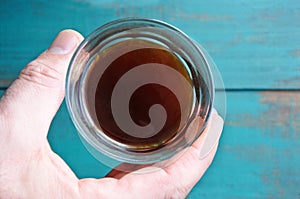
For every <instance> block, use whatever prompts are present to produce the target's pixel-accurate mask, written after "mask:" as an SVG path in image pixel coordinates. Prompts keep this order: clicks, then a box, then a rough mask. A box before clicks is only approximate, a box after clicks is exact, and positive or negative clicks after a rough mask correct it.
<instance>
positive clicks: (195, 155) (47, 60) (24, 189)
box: [0, 30, 223, 199]
mask: <svg viewBox="0 0 300 199" xmlns="http://www.w3.org/2000/svg"><path fill="white" fill-rule="evenodd" d="M82 39H83V38H82V36H81V35H80V34H79V33H77V32H75V31H72V30H65V31H62V32H61V33H60V34H59V35H58V36H57V38H56V39H55V40H54V42H53V43H52V45H51V46H50V48H49V49H48V50H47V51H45V52H44V53H42V54H41V55H40V56H39V57H38V58H37V59H36V60H34V61H32V62H31V63H29V64H28V65H27V66H26V67H25V69H24V70H23V71H22V72H21V73H20V75H19V77H18V79H17V80H15V81H14V82H13V84H12V85H11V86H10V88H9V89H7V91H6V93H5V94H4V96H3V98H2V99H1V101H0V130H1V132H0V146H1V148H0V198H72V199H73V198H141V197H142V198H184V197H185V196H186V195H187V194H188V193H189V191H190V190H191V189H192V187H193V186H194V185H195V184H196V182H197V181H198V180H199V179H200V178H201V176H202V175H203V174H204V172H205V171H206V169H207V168H208V167H209V165H210V164H211V162H212V160H213V157H214V155H215V153H216V149H217V145H218V144H217V143H218V142H215V144H214V146H211V148H212V150H209V151H208V154H206V153H203V150H202V149H203V143H204V139H205V138H206V136H207V133H208V129H209V128H210V127H211V128H210V130H209V134H212V135H217V137H216V139H217V140H218V138H219V137H218V136H219V135H220V134H221V131H222V126H223V120H222V119H221V118H220V117H219V116H218V115H217V113H216V112H215V111H213V115H212V122H211V123H212V124H213V125H211V123H209V125H208V127H207V129H206V130H205V132H204V133H203V135H201V137H200V138H199V139H198V140H197V141H196V142H195V143H194V144H193V145H192V146H191V147H189V148H188V149H187V151H186V152H185V153H184V155H183V156H182V157H181V158H180V159H179V160H177V161H176V162H175V163H174V164H172V165H170V166H168V167H166V168H164V169H159V170H158V171H156V172H154V173H146V174H135V172H132V173H125V172H120V171H117V170H113V171H112V172H110V173H109V174H108V175H107V177H105V178H102V179H81V180H79V179H78V178H77V177H76V176H75V174H74V173H73V172H72V170H71V169H70V168H69V167H68V165H67V164H66V163H65V162H64V161H63V160H62V159H61V158H60V157H59V156H58V155H56V154H55V153H54V152H53V151H52V150H51V148H50V146H49V143H48V141H47V133H48V129H49V126H50V123H51V121H52V119H53V117H54V115H55V113H56V112H57V110H58V108H59V106H60V104H61V103H62V100H63V98H64V88H65V86H64V83H65V76H66V71H67V66H68V64H69V61H70V58H71V56H72V54H73V53H74V51H75V49H76V47H77V46H78V44H79V43H80V42H81V41H82Z"/></svg>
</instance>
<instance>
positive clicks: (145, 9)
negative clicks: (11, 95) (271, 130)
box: [0, 0, 300, 88]
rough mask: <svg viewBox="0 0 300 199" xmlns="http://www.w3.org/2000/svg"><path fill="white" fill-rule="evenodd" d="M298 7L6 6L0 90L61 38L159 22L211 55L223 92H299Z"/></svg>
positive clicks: (268, 1)
mask: <svg viewBox="0 0 300 199" xmlns="http://www.w3.org/2000/svg"><path fill="white" fill-rule="evenodd" d="M299 9H300V4H299V3H298V1H297V0H288V1H273V0H264V1H260V0H254V1H251V2H250V1H246V0H242V1H225V0H223V1H216V0H214V1H205V2H204V1H197V0H193V1H185V3H184V4H182V1H179V0H176V1H171V0H167V1H157V0H149V1H147V2H141V1H132V2H128V1H126V2H125V1H110V0H106V1H96V0H82V1H78V0H67V1H58V0H53V1H38V2H36V1H20V2H15V1H3V2H1V7H0V13H1V14H0V22H1V23H0V35H1V40H0V87H6V86H7V85H8V84H9V83H10V82H11V81H12V79H14V78H16V76H17V74H18V73H19V71H20V70H21V69H22V68H23V66H24V65H26V63H28V62H29V61H30V60H31V59H33V58H34V57H36V56H37V55H38V54H39V53H40V52H42V51H43V50H45V49H46V48H47V47H48V45H49V43H50V42H51V40H52V39H53V38H54V37H55V35H56V34H57V32H58V31H60V30H62V29H65V28H74V29H77V30H78V31H80V32H82V33H83V34H84V35H87V34H88V33H89V32H91V31H92V30H93V29H95V28H96V27H98V26H100V25H102V24H104V23H106V22H108V21H111V20H114V19H117V18H122V17H129V16H139V17H148V18H157V19H161V20H164V21H167V22H169V23H171V24H173V25H175V26H178V27H179V28H181V29H182V30H183V31H184V32H186V33H187V34H189V35H190V36H191V37H193V38H194V39H195V40H196V41H197V42H199V43H201V44H202V45H203V46H204V47H206V49H207V50H208V51H209V52H210V53H211V55H212V57H213V58H214V60H215V62H216V63H217V65H218V66H219V68H220V70H221V73H222V75H223V77H224V81H225V84H226V87H227V88H299V86H300V76H299V66H300V48H299V43H300V37H299V35H300V12H299Z"/></svg>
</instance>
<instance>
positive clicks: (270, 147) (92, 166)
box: [48, 92, 300, 199]
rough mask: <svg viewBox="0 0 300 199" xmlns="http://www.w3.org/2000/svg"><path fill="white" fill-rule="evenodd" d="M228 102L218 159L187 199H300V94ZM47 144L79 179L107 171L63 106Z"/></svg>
mask: <svg viewBox="0 0 300 199" xmlns="http://www.w3.org/2000/svg"><path fill="white" fill-rule="evenodd" d="M227 101H228V104H227V112H228V114H227V118H226V126H225V129H224V132H223V135H222V137H221V141H220V144H219V150H218V153H217V155H216V158H215V160H214V162H213V164H212V166H211V167H210V169H209V170H208V171H207V173H206V174H205V176H204V177H203V178H202V180H201V181H200V182H199V183H198V184H197V185H196V186H195V188H194V189H193V190H192V192H191V193H190V195H189V198H208V199H210V198H216V199H218V198H222V199H232V198H239V199H243V198H247V199H249V198H255V199H258V198H259V199H260V198H266V199H273V198H299V197H300V191H299V186H300V170H299V168H300V156H299V154H300V104H299V101H300V92H228V93H227ZM48 139H49V142H50V144H51V147H52V148H53V150H54V151H56V152H57V153H58V154H59V155H60V156H61V157H62V158H63V159H64V160H65V161H66V162H67V163H68V164H69V165H70V166H71V168H72V169H73V170H74V172H75V173H76V175H77V176H78V177H79V178H83V177H102V176H104V175H105V174H106V173H107V172H108V171H109V168H108V167H106V166H104V165H102V164H101V163H99V162H97V161H96V160H95V159H94V158H93V157H92V156H91V155H90V154H89V153H88V152H87V151H86V150H85V148H84V147H83V145H82V144H81V142H80V139H79V138H78V136H77V132H76V130H75V128H74V126H73V124H72V122H71V121H70V118H69V116H68V112H67V110H66V106H65V104H63V106H62V107H61V108H60V110H59V112H58V114H57V115H56V117H55V119H54V121H53V123H52V125H51V128H50V133H49V135H48Z"/></svg>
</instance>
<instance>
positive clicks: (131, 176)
mask: <svg viewBox="0 0 300 199" xmlns="http://www.w3.org/2000/svg"><path fill="white" fill-rule="evenodd" d="M196 127H197V125H196ZM198 128H199V126H198ZM222 129H223V119H222V118H221V117H220V116H219V115H218V114H217V112H216V111H213V112H212V117H211V119H210V122H209V124H208V126H207V128H206V129H205V131H204V132H203V134H202V135H201V136H200V138H199V139H198V140H197V141H196V142H195V143H194V144H193V145H192V146H191V147H189V148H188V149H187V150H186V151H185V152H184V154H183V155H182V156H181V157H180V159H178V160H177V161H176V162H174V163H173V164H171V165H170V166H167V167H166V168H163V169H158V168H153V169H156V170H157V172H152V173H151V172H148V173H147V172H146V173H145V172H144V173H143V170H146V171H149V170H151V168H149V167H143V168H141V167H142V166H132V168H133V169H138V170H136V171H134V172H131V173H128V172H124V171H118V170H113V171H112V172H110V173H109V174H108V177H110V178H107V179H106V180H107V181H109V182H110V183H114V187H115V188H113V187H110V186H106V185H105V183H106V182H105V180H103V179H100V180H85V181H84V182H83V183H82V185H83V187H85V188H87V187H89V188H90V189H93V188H92V187H98V188H99V187H100V186H101V187H103V186H105V188H106V190H110V191H111V192H112V193H115V194H120V193H121V192H122V191H124V194H125V193H130V192H131V193H132V194H134V195H135V197H137V198H138V197H139V196H143V195H144V193H149V194H148V195H147V197H146V198H154V197H155V198H184V197H185V196H186V195H187V194H188V192H189V191H190V190H191V189H192V187H193V186H194V185H195V184H196V183H197V181H199V179H200V178H201V177H202V175H203V174H204V173H205V171H206V170H207V168H208V167H209V165H210V164H211V162H212V160H213V158H214V156H215V153H216V150H217V146H218V140H215V141H214V142H211V138H210V136H212V135H210V134H214V136H212V137H214V138H216V139H219V137H220V134H221V132H222ZM207 140H208V141H209V142H210V143H214V144H213V145H211V144H208V146H205V145H206V141H207ZM204 146H205V147H206V148H205V151H208V153H204V154H205V156H203V152H202V149H203V147H204ZM209 147H211V148H209ZM122 166H123V165H122ZM125 166H126V165H125ZM129 167H130V165H129V166H128V165H127V169H128V168H129ZM151 167H154V166H153V165H152V166H151ZM112 178H114V179H118V181H114V180H112ZM87 185H88V186H87ZM85 188H84V189H85ZM116 190H118V191H116ZM97 192H98V193H99V194H100V193H101V194H104V193H103V191H100V190H99V189H98V191H97ZM124 194H123V196H124V197H125V195H124ZM128 197H133V196H132V195H131V196H128Z"/></svg>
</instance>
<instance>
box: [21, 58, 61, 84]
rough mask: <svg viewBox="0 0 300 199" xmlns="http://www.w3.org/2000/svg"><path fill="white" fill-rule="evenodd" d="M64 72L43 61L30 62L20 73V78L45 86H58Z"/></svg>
mask: <svg viewBox="0 0 300 199" xmlns="http://www.w3.org/2000/svg"><path fill="white" fill-rule="evenodd" d="M62 77H63V76H62V74H61V73H59V72H58V71H57V70H55V69H54V68H53V66H51V65H48V64H46V63H44V62H42V61H39V60H38V59H37V60H34V61H32V62H30V63H29V64H28V65H27V66H26V67H25V68H24V69H23V70H22V71H21V73H20V76H19V78H21V79H25V80H27V81H30V82H33V83H34V84H37V85H40V86H44V87H57V86H58V85H59V83H60V82H61V80H62Z"/></svg>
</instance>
